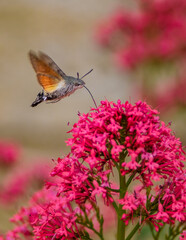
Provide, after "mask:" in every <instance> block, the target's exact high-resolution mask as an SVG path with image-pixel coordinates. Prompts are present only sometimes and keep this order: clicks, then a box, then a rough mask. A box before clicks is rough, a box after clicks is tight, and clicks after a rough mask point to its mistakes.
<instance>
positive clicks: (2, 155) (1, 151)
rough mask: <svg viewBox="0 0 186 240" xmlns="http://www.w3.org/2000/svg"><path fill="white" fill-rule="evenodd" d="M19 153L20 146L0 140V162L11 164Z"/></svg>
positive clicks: (16, 159)
mask: <svg viewBox="0 0 186 240" xmlns="http://www.w3.org/2000/svg"><path fill="white" fill-rule="evenodd" d="M19 155H20V147H19V146H18V145H17V144H15V143H13V142H7V141H3V140H1V141H0V164H3V165H12V164H13V163H15V162H17V161H18V158H19Z"/></svg>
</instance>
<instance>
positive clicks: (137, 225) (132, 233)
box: [126, 222, 140, 240]
mask: <svg viewBox="0 0 186 240" xmlns="http://www.w3.org/2000/svg"><path fill="white" fill-rule="evenodd" d="M139 227H140V224H139V222H138V223H137V224H136V226H135V227H134V228H133V230H132V231H131V232H130V233H129V235H128V236H127V238H126V240H130V239H131V238H132V237H133V236H134V234H135V233H136V232H137V231H138V229H139Z"/></svg>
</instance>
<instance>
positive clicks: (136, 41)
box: [96, 0, 186, 68]
mask: <svg viewBox="0 0 186 240" xmlns="http://www.w3.org/2000/svg"><path fill="white" fill-rule="evenodd" d="M185 12H186V3H185V1H184V0H161V1H157V0H154V1H148V0H139V8H138V10H136V11H135V12H129V11H128V12H127V10H126V9H125V10H124V9H123V10H122V9H121V8H120V10H118V11H116V12H115V13H114V14H113V15H112V16H111V17H110V18H109V19H108V20H106V21H105V22H103V23H102V24H100V27H99V28H98V30H97V33H96V40H97V41H98V42H99V43H100V44H101V45H102V46H109V47H110V48H111V49H112V50H113V51H114V52H115V55H116V61H117V63H118V64H119V65H120V66H121V67H125V68H126V67H128V68H134V67H138V66H139V65H143V64H146V63H148V62H164V61H176V60H181V59H183V58H184V57H185V55H186V43H185V38H186V14H185Z"/></svg>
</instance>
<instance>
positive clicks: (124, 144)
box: [67, 101, 185, 186]
mask: <svg viewBox="0 0 186 240" xmlns="http://www.w3.org/2000/svg"><path fill="white" fill-rule="evenodd" d="M101 103H102V104H101V106H100V107H99V110H97V111H94V110H93V111H91V112H90V113H88V114H83V115H82V116H80V118H79V121H78V123H77V124H74V126H73V129H72V130H71V133H72V135H73V138H70V139H69V140H68V141H67V144H68V145H70V146H71V152H72V154H73V155H74V156H76V157H77V158H78V159H82V160H83V161H85V162H87V163H88V164H89V166H90V168H91V169H93V168H94V171H97V173H98V174H99V173H100V171H102V174H103V172H104V171H103V168H104V166H107V169H110V171H112V167H113V166H115V163H117V162H119V161H121V157H120V154H121V153H122V152H123V151H124V152H126V153H127V155H128V157H130V158H128V159H127V160H126V161H125V162H123V163H122V169H121V172H122V174H123V175H125V174H127V173H130V174H132V173H133V172H135V173H136V177H137V178H138V179H140V180H142V181H143V182H144V184H145V185H146V186H151V185H153V183H152V180H155V181H159V180H160V179H161V178H165V179H166V178H167V177H172V176H173V175H174V174H175V173H177V171H178V169H179V168H181V167H183V163H182V161H183V160H184V159H185V158H184V155H183V150H182V146H181V142H180V140H179V139H177V138H176V137H175V136H174V135H173V134H172V133H171V129H170V128H168V127H167V126H166V125H165V124H164V122H161V121H160V119H159V117H158V116H157V115H158V111H157V110H152V109H151V108H150V107H149V106H148V105H147V104H146V103H143V102H141V101H139V102H137V103H136V104H135V105H134V106H133V105H132V104H130V103H128V102H126V103H124V104H122V103H121V102H120V101H118V102H117V104H115V103H112V102H108V101H102V102H101ZM139 170H140V171H139ZM142 173H143V174H142ZM106 174H107V173H106Z"/></svg>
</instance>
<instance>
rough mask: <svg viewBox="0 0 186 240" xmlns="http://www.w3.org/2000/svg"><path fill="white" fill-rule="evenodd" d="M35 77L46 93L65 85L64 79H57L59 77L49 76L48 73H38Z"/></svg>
mask: <svg viewBox="0 0 186 240" xmlns="http://www.w3.org/2000/svg"><path fill="white" fill-rule="evenodd" d="M37 79H38V82H39V84H40V85H41V86H42V87H43V89H44V90H45V91H46V92H48V93H51V92H54V91H56V90H57V89H59V88H63V87H65V85H66V84H65V80H64V79H62V80H60V81H59V79H58V78H56V77H55V76H51V75H48V74H42V73H38V74H37Z"/></svg>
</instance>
